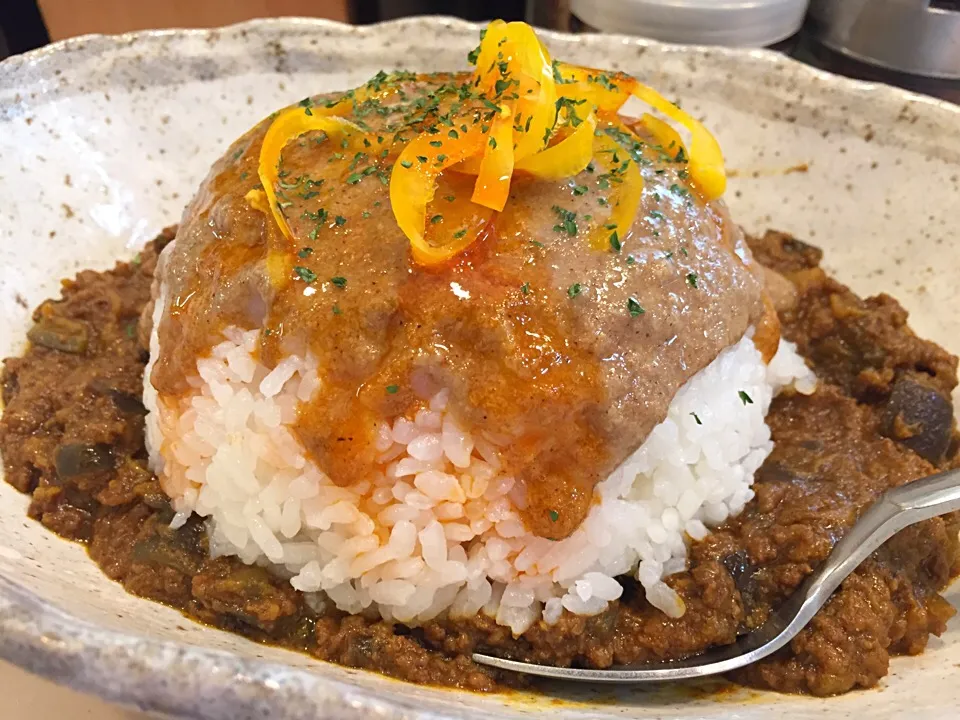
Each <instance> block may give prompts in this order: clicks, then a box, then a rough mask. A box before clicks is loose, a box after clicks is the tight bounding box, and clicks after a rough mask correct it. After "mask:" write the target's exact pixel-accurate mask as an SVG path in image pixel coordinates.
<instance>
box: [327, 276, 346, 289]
mask: <svg viewBox="0 0 960 720" xmlns="http://www.w3.org/2000/svg"><path fill="white" fill-rule="evenodd" d="M330 282H332V283H333V284H334V285H336V286H337V287H338V288H340V289H341V290H342V289H343V288H345V287H346V286H347V279H346V278H345V277H343V276H342V275H337V276H336V277H332V278H330Z"/></svg>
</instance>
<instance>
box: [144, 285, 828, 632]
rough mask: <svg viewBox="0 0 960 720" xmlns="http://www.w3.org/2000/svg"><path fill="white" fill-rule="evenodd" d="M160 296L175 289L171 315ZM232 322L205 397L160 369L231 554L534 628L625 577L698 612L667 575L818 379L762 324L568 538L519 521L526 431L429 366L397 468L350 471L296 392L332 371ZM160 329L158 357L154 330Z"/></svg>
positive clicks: (318, 579) (184, 448)
mask: <svg viewBox="0 0 960 720" xmlns="http://www.w3.org/2000/svg"><path fill="white" fill-rule="evenodd" d="M162 306H163V298H162V297H161V298H160V299H159V301H158V303H157V315H159V314H160V308H161V307H162ZM157 319H159V318H157ZM156 324H157V323H155V327H156ZM224 335H225V337H224V340H223V342H221V343H220V344H219V345H217V346H216V347H215V348H214V349H213V351H212V353H211V355H210V357H206V358H202V359H200V360H198V362H197V375H196V376H195V377H192V378H190V379H189V382H190V387H191V388H192V389H193V392H192V394H189V395H188V396H186V397H183V398H181V399H177V400H176V401H173V402H172V403H171V404H167V403H166V402H163V401H162V400H161V399H159V398H158V397H157V394H156V391H155V390H154V389H153V387H152V386H151V385H150V383H149V380H148V381H147V382H145V393H144V395H145V398H144V399H145V403H146V404H147V407H148V409H149V410H150V413H149V415H148V417H147V445H148V449H149V450H150V453H151V461H152V463H153V467H154V470H155V471H156V472H157V473H158V475H159V476H160V478H161V481H162V484H163V487H164V489H165V490H166V491H167V493H168V494H169V495H170V496H171V497H172V499H173V504H174V508H175V510H176V511H177V515H176V517H175V519H174V521H173V523H174V525H179V524H182V523H184V522H185V521H186V520H187V518H188V517H189V516H190V514H191V513H197V514H198V515H201V516H203V517H205V518H208V526H209V533H210V539H211V548H212V550H213V552H214V553H215V554H218V555H225V554H231V555H236V556H238V557H239V558H240V559H241V560H243V561H244V562H246V563H259V564H264V565H269V566H271V567H273V568H274V569H275V570H276V571H277V572H279V573H280V574H282V575H284V576H285V577H289V578H290V583H291V584H292V585H293V587H295V588H297V589H298V590H302V591H304V592H306V593H310V595H308V599H310V600H311V602H314V603H322V602H326V601H328V600H329V601H332V602H333V603H334V604H335V605H336V606H337V607H338V608H340V609H341V610H343V611H345V612H348V613H352V614H357V613H361V612H373V611H374V610H375V611H376V612H377V613H379V615H380V616H382V617H383V618H384V619H386V620H395V621H399V622H403V623H406V624H409V625H417V624H420V623H424V622H426V621H428V620H430V619H432V618H434V617H436V616H437V615H439V614H441V613H443V612H448V613H449V614H450V616H453V617H458V616H471V615H474V614H476V613H477V612H480V611H483V612H486V613H488V614H490V615H491V616H494V617H495V618H496V621H497V622H498V623H499V624H501V625H504V626H508V627H510V628H511V630H512V631H513V633H514V634H517V635H518V634H520V633H522V632H523V631H524V630H526V629H527V628H528V627H530V626H531V625H532V624H533V623H534V622H536V621H538V620H540V619H542V620H543V621H544V622H545V623H547V624H553V623H555V622H556V621H557V619H558V618H559V617H560V615H561V613H562V612H563V610H564V609H566V610H568V611H569V612H572V613H576V614H580V615H592V614H596V613H599V612H602V611H603V610H604V609H605V608H606V607H607V604H608V603H609V602H610V601H611V600H615V599H616V598H618V597H619V596H620V594H621V592H622V588H621V586H620V584H619V583H618V582H617V580H616V579H615V578H616V576H618V575H624V574H632V575H633V576H634V577H636V578H637V579H638V580H639V582H640V584H641V585H642V586H643V588H644V590H645V591H646V595H647V598H648V599H649V601H650V602H651V603H652V604H653V605H654V606H656V607H657V608H659V609H660V610H662V611H663V612H664V613H666V614H667V615H668V616H670V617H674V618H676V617H680V616H682V615H683V613H684V610H685V608H684V604H683V601H682V600H681V598H680V597H679V596H678V595H677V594H676V593H675V592H674V591H673V590H672V589H671V588H670V587H669V586H668V585H667V584H665V583H664V582H663V580H664V578H665V577H667V576H669V575H671V574H673V573H677V572H681V571H683V570H684V569H686V567H687V543H688V542H689V541H690V540H691V539H692V540H700V539H702V538H704V537H705V536H706V535H707V534H708V533H709V532H710V530H709V529H710V528H711V527H714V526H716V525H718V524H720V523H722V522H723V521H725V520H726V519H727V518H728V517H730V516H731V515H735V514H737V513H739V512H740V511H741V510H742V509H743V507H744V505H745V504H746V503H747V502H748V501H749V500H750V499H751V498H752V497H753V491H752V490H751V484H752V482H753V475H754V472H755V471H756V470H757V469H758V468H759V467H760V465H761V464H762V463H763V461H764V459H765V458H766V457H767V455H768V454H769V453H770V451H771V449H772V447H773V443H772V441H771V439H770V431H769V428H768V427H767V425H766V423H765V422H764V417H765V415H766V413H767V410H768V409H769V407H770V402H771V400H772V399H773V396H774V394H775V393H776V392H778V391H779V390H780V389H781V388H784V387H786V386H790V385H792V386H793V387H794V388H795V389H796V390H797V391H799V392H803V393H811V392H813V390H814V387H815V383H816V381H815V378H814V377H813V375H812V373H811V372H810V370H809V369H808V368H807V366H806V364H805V363H804V361H803V360H802V358H800V356H799V355H797V353H796V349H795V347H794V346H793V345H792V344H791V343H788V342H786V341H784V342H781V343H780V349H779V351H778V352H777V354H776V357H774V358H773V361H772V362H771V363H770V364H769V365H766V364H764V362H763V360H762V358H761V355H760V353H759V352H758V351H757V349H756V348H755V347H754V344H753V342H752V340H751V339H750V337H749V336H747V337H744V338H743V339H742V340H741V341H740V342H739V343H737V344H736V345H733V346H732V347H729V348H727V349H726V350H724V351H723V352H722V353H721V354H720V355H719V356H718V357H717V358H716V360H714V362H713V363H711V364H710V365H709V366H708V367H706V368H705V369H704V370H702V371H701V372H700V373H698V374H697V375H696V376H694V377H693V378H692V379H691V380H690V381H689V382H688V383H687V384H686V385H685V386H684V387H683V388H681V390H680V391H679V392H678V393H677V395H676V397H675V398H674V400H673V402H672V404H671V405H670V408H669V412H668V415H667V417H666V419H665V420H664V421H663V422H662V423H660V424H659V425H658V426H657V427H656V428H655V429H654V430H653V432H652V433H651V434H650V436H649V437H648V438H647V440H646V442H644V444H643V445H642V446H641V447H640V448H639V449H638V450H637V451H636V452H635V453H634V454H633V455H632V456H631V457H630V458H629V459H628V460H627V461H626V462H624V463H623V464H622V465H621V466H620V467H619V468H618V469H617V470H616V471H615V472H613V473H612V474H611V475H610V477H609V478H607V479H606V480H605V481H604V482H602V483H601V484H600V485H599V486H598V487H597V489H596V493H597V495H598V498H599V499H598V500H597V501H595V502H594V504H593V505H592V507H591V510H590V512H589V514H588V516H587V518H586V520H585V521H584V522H583V523H582V525H581V526H580V527H579V528H578V529H577V530H576V531H575V532H574V533H573V534H572V535H570V536H569V537H567V538H565V539H562V540H559V541H553V540H549V539H546V538H542V537H536V536H534V535H532V534H530V533H528V532H527V531H526V529H525V527H524V524H523V523H522V522H521V519H520V515H519V512H518V510H520V509H522V508H523V507H524V494H523V490H522V486H521V485H520V484H518V483H516V482H515V481H514V478H513V477H511V476H510V475H509V474H507V473H506V472H505V470H504V469H503V467H502V465H501V462H500V452H499V447H502V446H503V445H504V443H506V442H508V439H507V438H503V437H495V436H493V435H490V434H487V433H483V432H471V430H470V429H469V428H466V427H464V426H463V425H462V424H461V423H460V422H458V420H457V418H456V416H455V414H454V413H453V412H452V411H451V409H450V408H449V407H448V404H447V392H446V391H445V390H442V389H436V388H428V387H418V385H417V382H416V381H414V386H415V389H417V390H418V391H419V393H420V395H421V397H422V406H421V408H420V409H419V411H418V412H417V413H416V415H415V416H414V417H398V418H393V419H390V420H389V421H388V420H384V421H383V422H382V423H381V424H380V427H379V431H378V435H377V440H376V448H377V450H378V451H379V452H380V457H379V461H380V468H379V470H378V471H377V472H376V473H375V474H374V475H372V476H371V477H358V478H355V479H354V481H353V483H352V484H351V485H349V486H348V487H339V486H337V485H335V484H334V483H333V482H332V481H331V480H330V479H329V478H328V477H327V476H326V475H325V474H324V473H323V472H322V471H321V470H320V469H319V468H318V467H316V466H315V465H314V464H313V463H312V462H311V461H310V460H309V459H308V458H307V455H306V453H305V451H304V449H303V447H302V446H301V445H300V443H299V442H298V440H297V439H296V436H295V434H294V432H293V431H292V426H293V425H294V423H295V422H296V418H297V410H298V405H299V404H300V403H301V402H304V401H307V400H309V399H310V397H311V396H312V395H313V393H314V392H315V391H316V390H317V388H318V387H319V386H320V383H321V379H320V377H319V374H318V373H319V369H318V367H317V362H316V360H315V359H314V358H313V357H310V356H308V357H305V358H299V357H288V358H286V359H285V360H283V361H281V362H280V363H279V364H278V365H277V366H276V367H274V368H273V369H272V370H270V369H268V368H266V367H264V366H263V365H261V364H259V362H258V361H257V359H256V357H257V356H256V352H255V349H256V347H257V341H258V336H259V331H257V330H250V331H243V330H240V329H236V328H231V329H228V330H227V331H226V332H225V333H224ZM151 345H152V347H151V351H152V354H153V357H156V355H157V353H158V351H159V347H158V342H157V340H156V330H154V337H153V338H152V343H151ZM147 377H149V373H148V375H147Z"/></svg>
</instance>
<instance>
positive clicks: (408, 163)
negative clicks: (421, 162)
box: [400, 160, 413, 168]
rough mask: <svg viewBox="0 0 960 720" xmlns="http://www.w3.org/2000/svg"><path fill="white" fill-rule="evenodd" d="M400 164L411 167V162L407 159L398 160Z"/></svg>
mask: <svg viewBox="0 0 960 720" xmlns="http://www.w3.org/2000/svg"><path fill="white" fill-rule="evenodd" d="M400 165H401V166H403V167H405V168H411V167H413V163H412V162H410V161H409V160H401V161H400Z"/></svg>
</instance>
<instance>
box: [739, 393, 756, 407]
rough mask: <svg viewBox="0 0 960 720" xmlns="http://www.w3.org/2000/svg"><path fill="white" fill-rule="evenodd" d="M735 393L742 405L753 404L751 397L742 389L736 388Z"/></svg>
mask: <svg viewBox="0 0 960 720" xmlns="http://www.w3.org/2000/svg"><path fill="white" fill-rule="evenodd" d="M737 395H738V396H739V397H740V402H742V403H743V404H744V405H753V398H752V397H750V396H749V395H747V394H746V393H745V392H744V391H743V390H738V391H737Z"/></svg>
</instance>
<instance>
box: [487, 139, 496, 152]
mask: <svg viewBox="0 0 960 720" xmlns="http://www.w3.org/2000/svg"><path fill="white" fill-rule="evenodd" d="M487 144H488V145H489V146H490V147H491V148H493V149H494V150H496V149H497V139H496V138H490V140H489V141H488V142H487Z"/></svg>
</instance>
